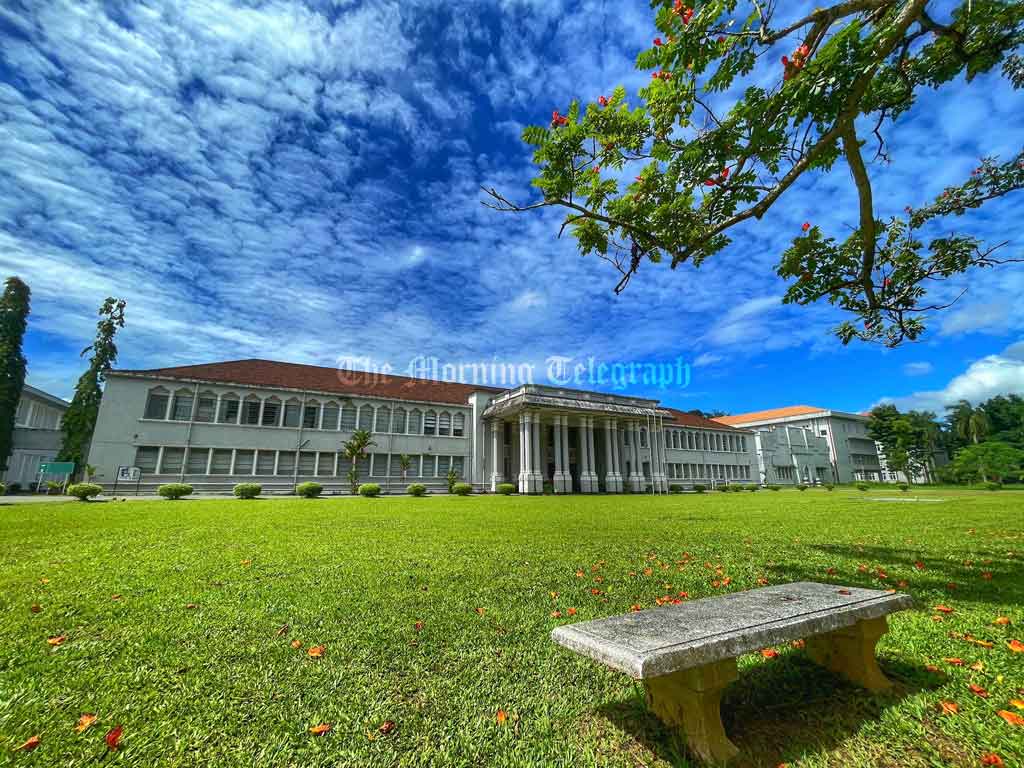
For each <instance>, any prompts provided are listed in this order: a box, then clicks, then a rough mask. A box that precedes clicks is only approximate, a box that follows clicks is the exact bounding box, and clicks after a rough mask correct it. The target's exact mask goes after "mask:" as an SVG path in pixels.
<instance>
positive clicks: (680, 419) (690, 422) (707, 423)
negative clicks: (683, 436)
mask: <svg viewBox="0 0 1024 768" xmlns="http://www.w3.org/2000/svg"><path fill="white" fill-rule="evenodd" d="M664 410H666V411H669V412H670V413H671V414H672V416H673V418H672V421H671V422H669V423H670V424H679V425H680V426H683V427H696V428H698V429H717V430H719V431H721V430H722V429H735V427H731V426H729V425H726V424H721V423H719V422H718V420H717V419H705V418H704V417H703V416H697V415H696V414H693V413H686V412H685V411H678V410H676V409H675V408H665V409H664Z"/></svg>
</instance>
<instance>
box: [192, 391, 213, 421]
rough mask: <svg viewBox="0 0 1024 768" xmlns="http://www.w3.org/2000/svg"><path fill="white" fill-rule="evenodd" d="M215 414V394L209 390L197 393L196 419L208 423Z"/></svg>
mask: <svg viewBox="0 0 1024 768" xmlns="http://www.w3.org/2000/svg"><path fill="white" fill-rule="evenodd" d="M216 414H217V396H216V395H214V394H211V393H209V392H203V393H202V394H201V395H199V404H198V405H197V406H196V421H201V422H203V423H205V424H210V423H212V422H213V417H214V416H215V415H216Z"/></svg>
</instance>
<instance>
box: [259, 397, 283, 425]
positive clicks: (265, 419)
mask: <svg viewBox="0 0 1024 768" xmlns="http://www.w3.org/2000/svg"><path fill="white" fill-rule="evenodd" d="M280 423H281V401H280V400H279V399H278V398H276V397H268V398H267V399H266V400H264V401H263V416H262V417H260V424H262V425H263V426H264V427H276V426H278V425H280Z"/></svg>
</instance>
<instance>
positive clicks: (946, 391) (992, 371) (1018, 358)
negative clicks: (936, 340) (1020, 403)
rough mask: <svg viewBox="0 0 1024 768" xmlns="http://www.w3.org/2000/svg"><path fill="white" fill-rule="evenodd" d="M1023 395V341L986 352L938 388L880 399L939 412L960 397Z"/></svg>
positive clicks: (975, 399)
mask: <svg viewBox="0 0 1024 768" xmlns="http://www.w3.org/2000/svg"><path fill="white" fill-rule="evenodd" d="M1006 394H1018V395H1024V341H1019V342H1017V343H1015V344H1012V345H1010V346H1009V347H1007V348H1006V349H1004V350H1003V351H1002V352H1001V353H1000V354H996V355H987V356H985V357H983V358H981V359H980V360H976V361H974V362H973V363H971V364H970V365H969V366H968V368H967V370H966V371H964V372H963V373H961V374H959V375H957V376H955V377H954V378H953V379H952V380H951V381H950V382H949V383H948V384H947V385H946V386H945V387H943V388H942V389H941V390H936V391H926V392H914V393H913V394H911V395H905V396H902V397H886V398H883V399H882V400H881V401H880V402H884V403H893V404H895V405H896V406H897V407H898V408H900V409H901V410H909V409H916V410H926V411H934V412H936V413H942V412H943V411H944V410H945V408H946V406H947V405H953V404H954V403H956V402H957V401H959V400H967V401H968V402H970V403H973V404H975V405H976V404H978V403H980V402H982V401H984V400H987V399H989V398H990V397H994V396H995V395H1006Z"/></svg>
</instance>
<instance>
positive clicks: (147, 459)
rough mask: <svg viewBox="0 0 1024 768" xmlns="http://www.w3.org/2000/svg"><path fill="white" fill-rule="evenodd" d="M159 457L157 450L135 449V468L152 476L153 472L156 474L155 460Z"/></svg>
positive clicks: (158, 450)
mask: <svg viewBox="0 0 1024 768" xmlns="http://www.w3.org/2000/svg"><path fill="white" fill-rule="evenodd" d="M159 456H160V449H159V448H156V447H153V446H145V447H141V446H140V447H139V448H136V449H135V466H136V467H138V468H139V469H140V470H142V472H144V473H147V474H152V473H153V472H156V460H157V458H158V457H159Z"/></svg>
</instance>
